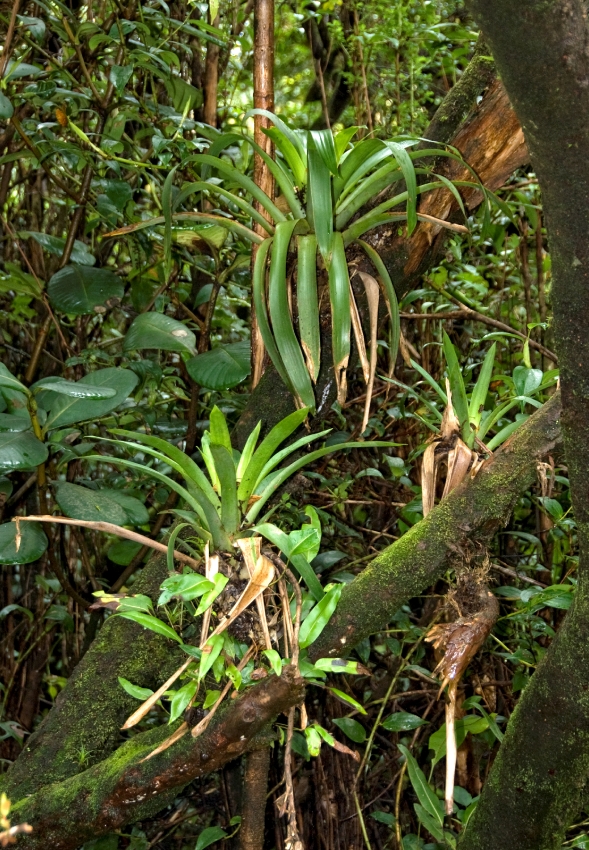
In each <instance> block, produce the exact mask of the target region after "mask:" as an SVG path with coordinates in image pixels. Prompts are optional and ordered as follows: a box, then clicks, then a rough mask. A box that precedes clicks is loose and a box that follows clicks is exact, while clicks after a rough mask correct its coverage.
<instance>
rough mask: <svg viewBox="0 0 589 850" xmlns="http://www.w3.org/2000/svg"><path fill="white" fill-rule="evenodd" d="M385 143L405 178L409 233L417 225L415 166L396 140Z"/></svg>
mask: <svg viewBox="0 0 589 850" xmlns="http://www.w3.org/2000/svg"><path fill="white" fill-rule="evenodd" d="M385 145H386V146H387V148H388V149H389V150H390V151H391V153H392V154H393V156H394V157H395V159H396V160H397V162H398V163H399V167H400V169H401V171H402V172H403V177H404V178H405V185H406V187H407V194H408V195H409V198H408V203H407V233H408V234H409V235H411V234H412V233H413V231H414V230H415V228H416V226H417V178H416V176H415V167H414V165H413V162H412V161H411V157H410V156H409V154H408V153H407V151H406V149H405V148H404V147H402V146H401V145H399V144H397V142H388V141H385Z"/></svg>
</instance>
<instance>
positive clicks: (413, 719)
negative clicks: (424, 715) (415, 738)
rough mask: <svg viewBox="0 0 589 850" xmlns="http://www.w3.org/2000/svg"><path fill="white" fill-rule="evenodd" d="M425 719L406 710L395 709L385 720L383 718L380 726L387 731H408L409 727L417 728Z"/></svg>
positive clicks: (424, 722)
mask: <svg viewBox="0 0 589 850" xmlns="http://www.w3.org/2000/svg"><path fill="white" fill-rule="evenodd" d="M426 723H427V720H422V719H421V717H418V716H417V715H416V714H410V713H409V712H407V711H396V712H395V713H394V714H391V715H389V717H387V719H386V720H383V722H382V726H383V728H384V729H386V730H387V731H389V732H408V731H409V730H410V729H417V728H418V727H419V726H424V725H425V724H426Z"/></svg>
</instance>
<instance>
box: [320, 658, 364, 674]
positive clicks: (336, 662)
mask: <svg viewBox="0 0 589 850" xmlns="http://www.w3.org/2000/svg"><path fill="white" fill-rule="evenodd" d="M358 666H359V665H358V662H357V661H350V659H349V658H318V659H317V661H316V662H315V667H316V668H317V669H318V670H323V671H324V672H325V673H349V674H350V675H352V676H357V675H358V673H359V670H358Z"/></svg>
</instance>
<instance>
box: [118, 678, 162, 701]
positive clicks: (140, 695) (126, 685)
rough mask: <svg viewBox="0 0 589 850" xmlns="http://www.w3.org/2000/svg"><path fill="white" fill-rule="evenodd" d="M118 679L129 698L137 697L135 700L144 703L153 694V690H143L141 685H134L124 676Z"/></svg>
mask: <svg viewBox="0 0 589 850" xmlns="http://www.w3.org/2000/svg"><path fill="white" fill-rule="evenodd" d="M117 678H118V682H119V685H120V686H121V688H122V689H123V690H124V691H126V693H128V694H129V696H131V697H135V699H140V700H141V701H142V702H144V701H145V700H146V699H148V698H149V697H150V696H151V695H152V694H153V691H152V690H151V688H141V687H140V686H139V685H134V684H133V683H132V682H130V681H129V680H128V679H125V678H124V676H118V677H117Z"/></svg>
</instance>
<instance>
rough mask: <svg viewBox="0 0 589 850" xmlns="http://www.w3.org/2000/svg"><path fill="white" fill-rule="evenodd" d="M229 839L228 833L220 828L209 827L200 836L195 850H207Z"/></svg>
mask: <svg viewBox="0 0 589 850" xmlns="http://www.w3.org/2000/svg"><path fill="white" fill-rule="evenodd" d="M227 837H228V836H227V833H226V832H225V830H224V829H221V827H220V826H208V827H207V828H206V829H203V831H202V832H201V834H200V835H199V836H198V840H197V842H196V846H195V848H194V850H205V848H206V847H210V846H211V844H214V843H215V842H216V841H222V840H223V839H224V838H227Z"/></svg>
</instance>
